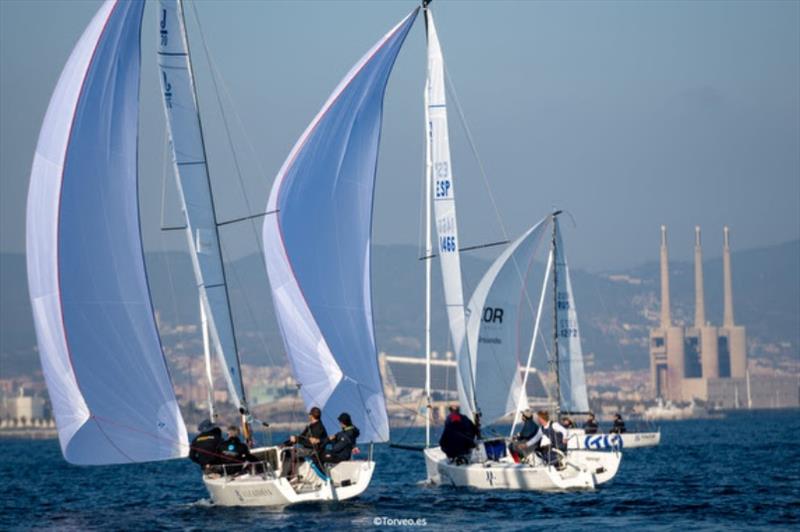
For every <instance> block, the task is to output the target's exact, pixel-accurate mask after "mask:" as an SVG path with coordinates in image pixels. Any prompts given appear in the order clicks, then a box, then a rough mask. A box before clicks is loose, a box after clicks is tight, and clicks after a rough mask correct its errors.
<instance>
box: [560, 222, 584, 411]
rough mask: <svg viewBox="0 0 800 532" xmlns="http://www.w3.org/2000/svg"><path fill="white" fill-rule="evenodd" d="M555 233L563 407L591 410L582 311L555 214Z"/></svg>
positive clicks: (575, 409)
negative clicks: (573, 291) (577, 308)
mask: <svg viewBox="0 0 800 532" xmlns="http://www.w3.org/2000/svg"><path fill="white" fill-rule="evenodd" d="M554 219H555V222H554V224H555V225H554V226H553V231H554V234H555V283H556V284H555V291H556V295H555V305H556V307H555V313H556V314H555V315H556V334H557V337H558V350H557V353H558V389H559V398H558V399H559V407H560V409H561V411H563V412H574V413H577V412H588V411H589V399H588V397H587V395H586V377H585V375H584V371H583V351H582V349H581V335H580V330H579V329H578V313H577V311H576V310H575V298H574V297H573V295H572V281H571V280H570V277H569V267H568V266H567V255H566V252H565V251H564V242H563V241H562V239H561V231H560V228H559V224H558V218H557V217H554Z"/></svg>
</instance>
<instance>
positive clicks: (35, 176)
mask: <svg viewBox="0 0 800 532" xmlns="http://www.w3.org/2000/svg"><path fill="white" fill-rule="evenodd" d="M143 9H144V3H143V2H138V1H133V2H123V1H120V2H115V1H112V0H109V1H107V2H106V3H104V4H103V5H102V6H101V7H100V9H99V11H98V12H97V14H96V15H95V17H94V19H92V21H91V23H90V24H89V26H88V27H87V29H86V31H85V32H84V33H83V36H82V37H81V38H80V40H79V41H78V43H77V45H76V46H75V48H74V49H73V51H72V54H71V55H70V57H69V60H68V61H67V64H66V65H65V67H64V70H63V71H62V73H61V77H60V78H59V80H58V83H57V85H56V87H55V90H54V91H53V96H52V98H51V100H50V105H49V107H48V109H47V114H46V115H45V119H44V122H43V124H42V129H41V132H40V134H39V141H38V144H37V146H36V153H35V155H34V161H33V168H32V170H31V180H30V188H29V193H28V205H27V224H26V256H27V267H28V268H27V272H28V288H29V292H30V297H31V306H32V308H33V317H34V323H35V324H36V336H37V340H38V348H39V356H40V359H41V362H42V369H43V372H44V376H45V380H46V382H47V388H48V391H49V395H50V401H51V403H52V407H53V413H54V416H55V418H56V425H57V426H58V437H59V442H60V444H61V451H62V453H63V455H64V458H65V459H66V460H67V461H69V462H71V463H74V464H81V465H103V464H114V463H126V462H144V461H150V460H163V459H169V458H176V457H180V456H186V454H188V438H187V434H186V427H185V425H184V422H183V419H182V417H181V414H180V410H179V408H178V404H177V401H176V400H175V393H174V391H173V389H172V383H171V381H170V378H169V372H168V369H167V366H166V362H165V360H164V355H163V350H162V347H161V343H160V339H159V336H158V330H157V327H156V323H155V317H154V315H153V308H152V303H151V301H150V294H149V289H148V285H147V275H146V271H145V264H144V255H143V252H142V242H141V235H140V229H139V209H138V196H137V194H138V191H137V137H138V114H139V78H140V68H139V64H140V55H141V50H140V44H139V43H140V33H141V20H142V13H143Z"/></svg>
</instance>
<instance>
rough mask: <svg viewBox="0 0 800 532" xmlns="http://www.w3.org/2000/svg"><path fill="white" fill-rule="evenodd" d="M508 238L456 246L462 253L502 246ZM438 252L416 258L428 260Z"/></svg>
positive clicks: (506, 242)
mask: <svg viewBox="0 0 800 532" xmlns="http://www.w3.org/2000/svg"><path fill="white" fill-rule="evenodd" d="M509 243H510V242H509V241H508V240H499V241H497V242H489V243H488V244H477V245H474V246H466V247H463V248H458V252H459V253H463V252H464V251H475V250H476V249H484V248H491V247H494V246H502V245H503V244H509ZM438 256H439V254H438V253H432V254H430V255H425V256H424V257H419V258H418V259H417V260H428V259H435V258H436V257H438Z"/></svg>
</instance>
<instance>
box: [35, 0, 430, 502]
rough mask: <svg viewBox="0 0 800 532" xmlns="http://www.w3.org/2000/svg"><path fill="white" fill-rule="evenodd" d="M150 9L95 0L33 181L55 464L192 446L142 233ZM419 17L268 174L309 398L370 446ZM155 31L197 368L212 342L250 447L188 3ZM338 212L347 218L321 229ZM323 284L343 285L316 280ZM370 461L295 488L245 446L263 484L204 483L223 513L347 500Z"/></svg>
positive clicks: (267, 234)
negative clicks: (379, 188) (375, 203)
mask: <svg viewBox="0 0 800 532" xmlns="http://www.w3.org/2000/svg"><path fill="white" fill-rule="evenodd" d="M144 5H145V4H144V2H143V1H138V0H133V1H124V0H119V1H117V0H108V1H107V2H105V3H104V4H103V5H102V6H101V7H100V9H99V11H98V12H97V14H96V15H95V17H94V18H93V19H92V21H91V22H90V24H89V26H88V28H87V29H86V31H85V32H84V34H83V36H82V37H81V39H80V40H79V41H78V44H77V45H76V46H75V48H74V50H73V52H72V54H71V56H70V58H69V60H68V62H67V64H66V66H65V67H64V70H63V72H62V75H61V77H60V79H59V81H58V84H57V85H56V88H55V90H54V92H53V96H52V98H51V101H50V105H49V107H48V111H47V114H46V116H45V119H44V123H43V125H42V129H41V133H40V136H39V142H38V145H37V148H36V153H35V156H34V161H33V168H32V171H31V181H30V189H29V194H28V205H27V237H26V238H27V242H26V251H27V261H28V279H29V291H30V295H31V303H32V307H33V314H34V322H35V324H36V331H37V340H38V347H39V352H40V357H41V361H42V368H43V371H44V375H45V379H46V381H47V386H48V390H49V392H50V398H51V402H52V405H53V412H54V416H55V419H56V424H57V427H58V435H59V441H60V444H61V450H62V453H63V455H64V457H65V459H66V460H67V461H68V462H70V463H74V464H80V465H105V464H120V463H138V462H145V461H152V460H166V459H171V458H180V457H185V456H187V455H188V452H189V443H188V437H187V431H186V427H185V424H184V421H183V418H182V416H181V413H180V409H179V407H178V403H177V401H176V398H175V393H174V390H173V386H172V382H171V379H170V375H169V371H168V368H167V364H166V361H165V358H164V352H163V348H162V346H161V340H160V337H159V333H158V328H157V325H156V320H155V317H154V312H153V305H152V301H151V297H150V289H149V286H148V283H147V275H146V270H145V263H144V254H143V250H142V239H141V234H140V225H139V198H138V190H137V183H138V168H137V156H138V153H137V149H138V134H139V126H138V116H139V82H140V74H141V72H140V70H141V68H140V60H141V47H140V41H141V33H142V17H143V13H144ZM417 11H418V10H414V11H413V12H412V13H411V14H409V15H408V16H407V17H405V18H404V19H403V20H402V21H401V22H400V23H399V24H398V25H397V26H395V27H394V28H393V29H392V30H391V31H390V32H389V33H388V34H387V35H386V36H385V37H383V38H382V39H381V40H380V41H379V42H378V43H377V44H376V45H375V46H374V47H373V48H372V49H371V50H370V51H369V52H368V53H367V54H366V55H365V56H364V58H362V60H361V61H359V63H357V64H356V66H355V67H354V68H353V69H352V70H351V71H350V73H349V74H348V75H347V76H346V77H345V79H344V80H343V81H342V83H341V84H340V85H339V87H338V88H337V89H336V90H335V91H334V93H333V95H332V96H331V97H330V99H329V100H328V102H327V103H326V104H325V106H324V107H323V109H322V111H320V113H319V114H318V115H317V117H316V118H315V120H314V121H313V122H312V124H311V125H310V126H309V128H308V130H307V131H306V133H305V134H304V135H303V137H301V139H300V140H299V141H298V143H297V145H296V146H295V149H294V150H293V151H292V153H291V154H290V156H289V159H287V162H286V164H285V165H284V167H283V169H282V170H281V173H280V174H279V176H278V178H277V179H276V182H275V185H274V187H273V194H272V195H271V196H270V201H269V208H270V209H271V210H270V211H268V213H266V214H267V218H266V221H265V224H264V239H265V242H266V243H267V244H268V245H267V246H265V248H266V249H265V251H266V261H267V265H268V267H269V270H270V271H269V275H270V282H271V284H272V289H273V295H274V297H275V305H276V310H277V313H278V317H279V320H280V322H281V330H282V333H283V336H284V340H285V342H286V346H287V351H288V355H289V358H290V360H291V362H292V369H293V373H294V375H295V378H296V379H297V381H298V383H300V385H301V394H302V395H303V398H304V399H305V400H306V403H307V404H308V405H309V406H311V405H316V406H320V407H323V408H324V409H325V412H326V416H327V417H326V418H325V420H326V421H327V422H328V425H329V426H335V425H336V423H335V422H332V420H334V419H335V418H336V416H337V415H338V413H339V412H340V411H347V412H349V413H350V415H351V416H352V418H353V421H354V422H355V424H356V425H358V426H359V427H360V428H361V431H362V435H363V440H364V441H366V442H373V441H384V440H386V439H387V438H388V421H387V416H386V408H385V404H384V397H383V389H382V386H381V381H380V376H379V373H378V367H377V356H376V352H375V351H376V350H375V340H374V332H373V327H372V303H371V293H370V287H369V255H370V250H369V239H370V230H371V223H370V221H371V210H372V186H373V182H374V177H375V167H376V161H377V149H378V139H379V133H380V127H381V115H382V102H383V94H384V90H385V87H386V83H387V80H388V77H389V74H390V72H391V69H392V65H393V64H394V61H395V58H396V56H397V53H398V52H399V50H400V47H401V46H402V43H403V41H404V39H405V37H406V35H407V33H408V31H409V29H410V28H411V25H412V24H413V22H414V20H415V17H416V14H417ZM157 24H158V34H157V36H158V39H159V47H158V55H159V60H158V64H159V70H160V72H159V73H160V79H161V84H162V92H163V100H164V109H165V112H166V115H167V119H168V126H169V131H170V140H171V146H172V154H173V162H174V166H175V170H176V177H177V179H178V188H179V193H180V197H181V201H182V204H183V208H184V214H185V221H186V227H185V231H186V234H187V237H188V241H189V245H190V249H191V251H192V261H193V266H194V273H195V278H196V281H197V284H198V293H199V298H200V302H201V312H202V315H203V319H202V321H203V324H204V335H205V334H207V335H208V338H207V339H206V342H205V344H206V353H205V354H206V364H207V369H209V367H210V351H211V350H212V348H213V351H214V352H215V353H216V354H217V356H218V357H219V359H220V362H221V365H222V367H223V368H224V374H225V378H226V382H227V386H228V391H229V393H230V396H231V399H232V400H233V402H234V403H235V405H236V406H237V407H238V408H239V411H240V413H241V415H242V419H241V421H242V425H243V429H244V434H245V435H246V436H249V430H250V426H249V422H250V419H251V418H250V415H249V412H248V408H247V401H246V395H245V390H244V386H243V382H242V376H241V372H240V367H239V361H238V352H237V346H236V341H235V334H234V331H233V320H232V319H231V312H230V303H229V300H228V292H227V283H226V281H225V271H224V265H223V263H222V256H221V253H220V243H219V235H218V226H219V221H218V220H217V218H216V215H215V213H214V202H213V198H212V195H211V187H210V181H209V171H208V165H207V161H206V154H205V145H204V140H203V131H202V127H201V120H200V114H199V107H198V102H197V95H196V92H195V81H194V76H193V72H192V64H191V57H190V55H189V48H188V39H187V36H186V29H185V24H184V18H183V5H182V2H180V1H178V0H160V1H159V3H158V21H157ZM154 36H156V34H155V32H154ZM332 162H336V163H337V164H331V163H332ZM342 174H346V179H340V177H341V175H342ZM313 191H316V192H317V194H314V193H313ZM301 192H302V193H301ZM337 209H338V210H337ZM334 210H337V211H336V214H337V221H341V222H342V225H337V224H336V223H334V222H333V221H332V220H331V219H330V218H331V216H332V213H333V212H334ZM345 222H347V223H345ZM325 229H327V230H325ZM325 275H328V276H336V282H331V283H326V282H323V283H322V284H319V283H318V282H317V281H320V277H324V276H325ZM345 281H346V283H345ZM331 290H334V291H336V293H333V292H332V291H331ZM337 297H338V300H337V301H338V302H337V301H334V299H335V298H337ZM343 346H344V347H343ZM207 373H208V374H209V376H208V378H209V381H210V371H208V372H207ZM211 399H212V398H209V409H210V410H211V411H212V412H213V401H212V400H211ZM371 451H372V446H371V445H370V454H369V459H368V460H358V461H355V460H351V461H345V462H342V463H340V464H338V465H337V466H335V467H333V468H332V469H330V470H329V471H324V472H320V471H312V468H311V467H310V465H309V464H303V466H301V471H300V477H301V480H302V482H300V483H296V484H290V483H289V481H288V480H287V479H286V478H278V476H277V475H276V474H275V471H277V470H279V469H280V460H281V456H280V453H279V452H278V449H277V448H275V447H267V448H261V449H254V450H253V451H252V452H253V454H255V455H256V456H258V457H260V458H261V459H262V460H263V463H262V465H263V466H264V467H263V468H261V469H262V471H261V472H260V473H258V474H256V473H255V472H254V471H255V470H254V469H250V471H251V473H245V474H243V475H239V476H229V475H227V474H223V475H221V476H220V478H211V476H208V475H207V476H205V477H204V482H205V484H206V487H207V488H208V490H209V493H210V494H211V497H212V499H213V500H214V502H216V503H218V504H222V505H261V506H272V505H285V504H291V503H296V502H303V501H320V500H342V499H348V498H351V497H354V496H356V495H358V494H360V493H362V492H363V491H364V490H365V489H366V487H367V486H368V484H369V481H370V479H371V476H372V472H373V470H374V462H373V461H372V459H371V457H372V452H371Z"/></svg>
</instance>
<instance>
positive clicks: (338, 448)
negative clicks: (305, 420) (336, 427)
mask: <svg viewBox="0 0 800 532" xmlns="http://www.w3.org/2000/svg"><path fill="white" fill-rule="evenodd" d="M337 419H338V420H339V424H340V425H341V427H342V430H340V431H339V432H337V433H336V434H334V435H333V436H331V437H330V440H329V441H328V443H327V445H329V446H330V448H329V449H328V450H326V451H325V452H324V453H323V455H322V462H323V463H325V464H338V463H339V462H344V461H346V460H350V457H351V455H352V454H353V449H354V448H355V446H356V440H357V439H358V436H359V435H360V434H361V433H360V432H359V430H358V428H357V427H355V426H353V420H352V419H350V414H348V413H347V412H342V413H341V414H340V415H339V417H338V418H337Z"/></svg>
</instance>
